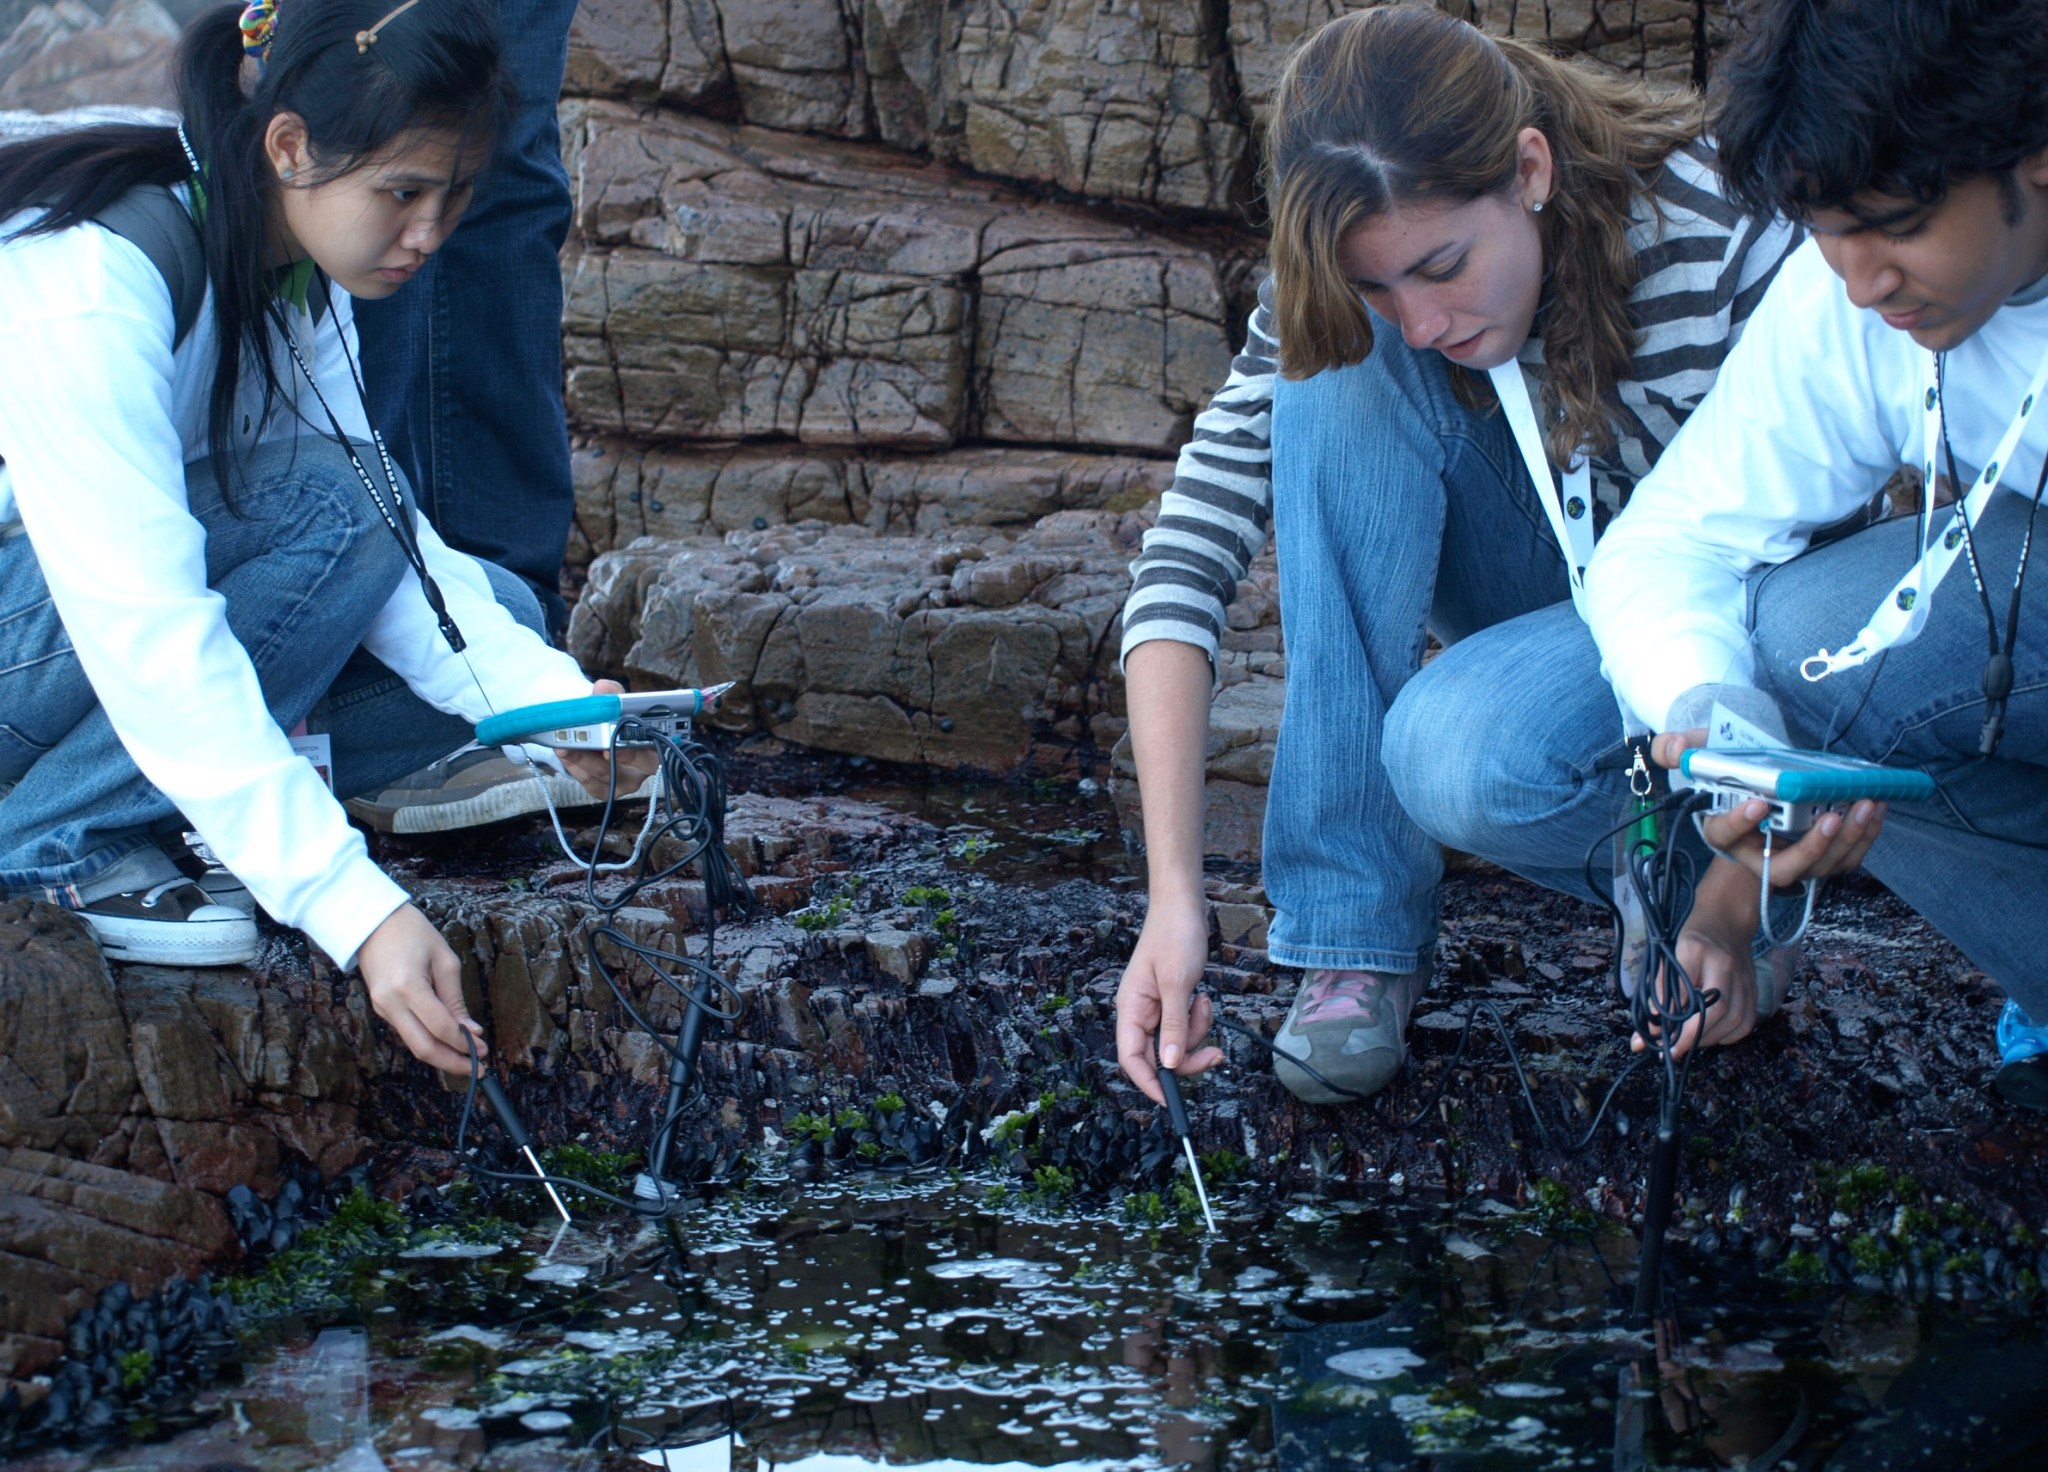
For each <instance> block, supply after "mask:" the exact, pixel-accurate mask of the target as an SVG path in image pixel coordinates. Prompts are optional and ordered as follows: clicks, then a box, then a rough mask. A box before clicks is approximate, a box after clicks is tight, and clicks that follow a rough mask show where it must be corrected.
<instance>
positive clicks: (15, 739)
mask: <svg viewBox="0 0 2048 1472" xmlns="http://www.w3.org/2000/svg"><path fill="white" fill-rule="evenodd" d="M49 750H50V748H49V747H47V746H45V745H43V744H42V743H41V742H39V741H37V740H35V739H34V738H33V737H31V736H30V735H29V734H28V733H27V732H26V731H22V730H19V729H17V728H15V727H13V726H10V725H8V724H6V723H5V722H0V785H12V784H13V783H16V782H19V781H20V780H21V779H22V778H23V777H24V776H26V775H27V774H28V769H29V768H30V767H32V766H34V765H35V764H36V763H37V762H38V761H40V760H41V759H42V758H43V756H44V755H46V754H47V753H48V752H49Z"/></svg>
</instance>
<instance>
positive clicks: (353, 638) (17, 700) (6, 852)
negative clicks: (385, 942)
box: [0, 439, 540, 905]
mask: <svg viewBox="0 0 2048 1472" xmlns="http://www.w3.org/2000/svg"><path fill="white" fill-rule="evenodd" d="M186 476H187V479H186V491H187V495H188V497H189V502H190V505H191V509H192V514H193V515H194V516H195V517H197V518H198V519H199V521H200V523H201V524H202V525H203V526H205V528H206V577H207V583H208V585H209V586H210V587H212V588H213V589H214V590H215V591H217V592H218V593H220V595H221V596H222V597H223V598H224V599H225V600H226V602H227V620H228V627H229V628H230V629H231V630H233V632H234V635H235V637H236V638H237V639H238V640H240V641H241V644H242V647H243V648H244V649H245V650H247V651H248V653H249V660H250V663H251V664H253V665H254V666H255V668H256V674H257V678H258V679H259V680H260V681H261V682H262V686H263V694H264V698H265V700H266V702H267V703H268V704H269V707H270V714H271V717H272V718H273V719H274V720H276V722H277V723H278V725H279V726H280V727H282V728H284V729H286V730H289V729H291V728H292V727H293V726H295V725H297V724H298V723H299V722H300V721H302V720H307V721H308V724H309V726H310V727H312V728H314V729H324V730H326V731H327V732H328V734H329V739H330V740H331V742H332V744H333V749H334V778H335V787H336V790H337V791H338V792H339V793H340V794H341V795H342V796H349V795H352V794H353V793H356V792H362V791H367V790H370V789H372V788H374V787H378V786H382V785H383V784H385V783H388V782H390V781H391V780H393V779H394V778H397V777H400V776H403V775H404V774H405V773H407V772H411V771H414V770H416V769H418V768H419V767H422V766H424V765H426V763H428V762H430V761H433V760H434V759H435V758H436V757H440V756H445V755H446V754H447V753H448V752H450V751H451V750H453V749H454V748H456V747H457V746H460V745H461V744H462V743H463V742H464V741H465V740H467V739H468V737H469V734H470V732H469V728H468V727H467V726H466V725H465V724H464V723H463V722H462V721H461V720H460V719H459V718H457V717H455V716H451V715H447V714H445V713H444V712H441V711H438V710H436V709H434V708H433V707H432V706H430V705H428V704H427V703H426V702H425V701H423V700H421V699H420V698H419V697H418V696H416V695H414V694H413V693H412V692H411V690H409V689H408V688H406V686H405V685H404V684H403V683H402V682H401V681H400V680H399V679H398V678H397V677H396V676H395V675H393V674H392V673H391V672H390V671H389V670H387V669H385V668H384V666H383V665H382V664H380V663H378V662H377V661H376V660H374V659H372V658H370V656H368V655H367V654H364V653H363V652H362V651H361V650H360V649H358V648H357V645H358V643H359V642H360V641H361V639H362V636H363V633H364V631H365V630H366V629H367V628H368V627H369V625H370V621H371V619H372V618H374V617H375V616H376V613H377V611H378V610H379V609H380V608H382V607H383V606H384V604H385V603H386V602H387V601H389V599H390V597H391V594H392V590H393V589H394V588H396V587H398V586H399V583H400V581H401V580H403V579H410V578H411V577H412V572H411V570H410V569H409V568H408V567H407V565H406V562H405V560H404V558H403V556H402V555H401V554H400V552H399V550H398V544H397V542H396V540H395V539H394V538H393V537H392V535H391V533H390V531H389V529H388V528H386V527H385V525H384V523H383V521H382V520H381V519H380V518H379V517H378V515H377V512H376V509H375V507H373V506H372V505H371V504H370V498H369V497H368V495H367V494H365V493H364V491H363V488H362V484H361V482H360V481H359V480H358V479H357V478H356V472H355V469H354V467H353V466H351V465H350V464H349V461H348V457H347V456H346V455H345V454H343V453H342V452H341V451H340V450H339V449H338V448H336V447H335V446H333V445H331V444H328V443H327V442H325V441H323V440H313V439H304V440H299V441H297V442H296V443H290V444H270V445H262V446H258V447H257V448H256V449H254V450H252V451H251V452H249V455H248V458H247V461H246V463H245V464H244V465H243V467H242V468H241V473H240V474H239V475H238V477H237V479H236V483H235V490H234V496H235V504H236V508H237V511H236V512H231V511H230V510H229V509H228V508H227V505H226V503H225V501H224V499H223V497H222V495H221V487H220V482H219V479H218V477H217V476H216V475H215V473H214V470H213V466H212V462H211V461H202V462H199V463H197V464H194V465H192V466H189V467H187V471H186ZM237 512H239V514H237ZM485 570H486V571H487V572H488V573H490V575H491V583H492V587H493V588H494V589H495V591H496V592H497V594H498V599H499V601H500V602H501V603H503V604H505V606H506V607H507V608H508V609H510V610H511V611H512V612H513V614H514V615H515V616H516V617H518V618H520V619H521V621H522V622H524V623H526V624H527V625H528V627H530V628H534V629H536V630H538V629H539V628H540V607H539V605H538V604H537V603H536V602H535V601H534V599H533V596H532V595H531V594H530V593H528V592H527V590H526V587H525V585H524V584H523V583H521V582H520V581H519V580H518V579H517V578H514V577H513V576H512V575H511V574H509V573H506V572H503V571H501V570H499V569H495V568H491V567H490V566H489V565H488V564H486V569H485ZM135 674H136V678H138V679H141V680H147V679H148V678H149V672H148V671H146V670H138V671H136V672H135ZM0 713H4V714H0V783H7V782H12V783H14V784H15V786H14V788H13V790H12V791H11V792H9V793H8V794H7V795H6V796H5V797H4V798H0V892H9V891H11V892H14V893H22V894H33V895H36V896H38V897H41V898H46V899H51V900H55V901H57V902H59V903H65V904H72V905H79V904H89V903H91V902H92V901H93V900H95V899H99V898H102V897H104V896H105V895H108V894H113V893H117V892H119V891H122V890H128V889H136V888H141V887H143V886H145V885H148V884H154V883H157V882H159V881H161V880H163V879H168V878H170V877H171V876H172V872H173V871H172V870H171V869H170V867H169V860H168V859H166V858H165V857H164V856H163V854H162V853H161V852H160V851H159V849H158V846H157V845H158V843H159V842H160V841H162V840H165V839H173V838H175V836H176V835H177V834H178V833H180V832H181V831H182V830H183V829H184V828H185V826H186V824H185V821H184V818H183V816H182V815H181V814H180V813H179V812H178V809H177V806H176V805H175V804H174V803H172V801H171V800H170V799H169V798H168V797H166V796H164V794H163V793H162V792H160V791H159V790H158V789H157V788H156V787H155V786H154V785H153V784H152V783H151V782H150V781H149V779H148V778H147V777H145V776H143V775H142V773H141V772H140V771H139V770H138V769H137V768H136V766H135V763H134V761H133V760H132V759H131V758H130V757H129V755H128V752H127V749H126V748H125V747H123V746H122V745H121V740H120V737H118V736H117V735H115V733H114V728H113V725H112V723H111V722H109V721H108V719H107V715H106V712H105V710H104V709H103V708H102V707H101V706H100V704H99V700H98V697H97V696H95V695H94V694H93V689H92V685H91V683H90V682H89V681H88V680H87V679H86V677H85V672H84V671H83V669H81V668H80V666H79V662H78V656H77V655H76V654H74V653H73V652H72V648H71V641H70V639H69V637H68V636H67V635H66V633H65V630H64V626H63V623H62V621H61V620H60V619H59V618H58V615H57V610H56V606H55V604H54V603H53V602H52V600H51V598H50V593H49V589H48V587H47V586H46V585H45V584H44V581H43V574H42V569H41V567H40V566H39V565H38V563H37V561H36V557H35V551H34V548H33V547H32V546H31V544H30V542H29V540H28V538H26V537H11V538H8V539H6V540H4V541H0ZM309 718H310V719H309Z"/></svg>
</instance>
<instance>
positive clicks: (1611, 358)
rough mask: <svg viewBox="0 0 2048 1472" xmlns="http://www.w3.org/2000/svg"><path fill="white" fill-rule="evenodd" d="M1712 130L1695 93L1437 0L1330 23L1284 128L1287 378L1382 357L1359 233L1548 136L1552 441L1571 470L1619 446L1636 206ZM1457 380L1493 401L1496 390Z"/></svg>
mask: <svg viewBox="0 0 2048 1472" xmlns="http://www.w3.org/2000/svg"><path fill="white" fill-rule="evenodd" d="M1701 126H1702V119H1701V106H1700V103H1699V102H1698V100H1697V99H1695V98H1693V97H1691V96H1689V95H1680V96H1667V95H1661V94H1658V93H1656V92H1653V91H1651V90H1650V89H1649V88H1647V87H1644V86H1642V85H1641V84H1639V83H1632V82H1629V81H1627V80H1625V79H1623V78H1622V77H1620V76H1617V75H1615V74H1614V73H1612V72H1609V71H1606V70H1603V69H1601V68H1598V67H1596V66H1595V65H1593V64H1591V63H1587V62H1581V61H1576V60H1565V59H1561V58H1558V57H1555V56H1551V55H1549V54H1548V53H1546V52H1544V51H1542V50H1539V49H1538V48H1536V47H1534V46H1531V45H1529V44H1528V43H1526V42H1522V41H1516V40H1512V39H1507V38H1501V37H1494V36H1489V35H1487V34H1486V33H1485V32H1484V31H1481V30H1479V29H1478V28H1476V27H1474V26H1471V25H1468V24H1466V23H1465V22H1464V21H1461V20H1457V19H1454V18H1453V17H1451V16H1448V15H1445V14H1443V13H1442V12H1441V11H1438V10H1436V9H1434V8H1431V7H1425V6H1420V5H1386V6H1380V7H1378V8H1375V9H1371V10H1362V11H1356V12H1353V13H1352V14H1350V15H1345V16H1341V17H1339V18H1338V19H1336V20H1333V21H1331V22H1330V23H1329V24H1328V25H1326V26H1324V27H1323V28H1322V29H1321V30H1319V31H1317V32H1316V33H1315V34H1314V35H1312V36H1310V37H1309V38H1308V40H1307V41H1305V42H1303V43H1302V45H1301V46H1300V47H1299V48H1298V49H1297V50H1296V51H1295V53H1294V54H1293V55H1292V56H1291V57H1290V58H1288V62H1287V66H1286V70H1285V71H1284V72H1283V74H1282V76H1281V79H1280V89H1279V93H1278V96H1277V97H1276V99H1275V102H1274V106H1273V113H1272V118H1271V120H1270V122H1269V123H1268V124H1267V131H1266V158H1267V170H1268V176H1267V181H1266V186H1267V198H1268V199H1270V200H1271V201H1272V203H1273V244H1272V253H1273V288H1274V291H1273V295H1274V306H1275V324H1274V325H1275V329H1276V335H1277V336H1278V338H1279V341H1280V362H1281V371H1282V372H1283V373H1284V374H1285V375H1286V376H1287V377H1289V378H1306V377H1308V376H1310V375H1311V374H1315V373H1320V372H1322V371H1323V370H1324V369H1326V368H1339V367H1348V366H1350V365H1351V364H1354V363H1359V362H1362V361H1364V359H1365V357H1366V356H1367V355H1368V354H1369V353H1371V352H1372V339H1373V334H1372V319H1371V317H1370V316H1369V315H1368V313H1367V311H1366V308H1365V304H1364V303H1363V302H1362V301H1360V300H1359V296H1358V292H1357V289H1356V288H1355V287H1353V286H1352V284H1351V282H1350V281H1349V279H1347V277H1346V276H1345V273H1344V269H1343V267H1342V266H1341V265H1339V263H1338V259H1337V257H1338V247H1339V244H1340V243H1341V242H1342V241H1343V239H1344V237H1345V236H1346V235H1347V234H1349V233H1350V231H1351V230H1353V229H1354V228H1355V227H1357V226H1358V225H1359V224H1360V223H1362V222H1364V221H1366V220H1368V219H1371V218H1372V217H1374V216H1376V215H1378V214H1381V213H1383V212H1384V211H1386V210H1388V209H1391V208H1394V207H1395V206H1399V205H1406V204H1413V203H1417V202H1423V201H1427V202H1430V203H1437V204H1451V205H1457V204H1463V203H1466V202H1469V201H1471V200H1474V199H1478V198H1481V197H1483V196H1486V195H1490V194H1495V193H1500V192H1503V191H1506V190H1509V189H1512V188H1513V187H1514V184H1515V180H1516V178H1517V176H1518V174H1517V152H1516V138H1517V136H1518V135H1519V134H1520V132H1521V130H1522V129H1524V128H1536V129H1538V130H1540V131H1541V132H1542V133H1543V135H1544V136H1545V137H1546V138H1547V139H1548V140H1549V142H1550V151H1551V156H1552V158H1553V160H1554V167H1555V180H1554V183H1553V187H1552V191H1551V194H1550V197H1549V200H1548V203H1547V208H1546V209H1545V210H1544V213H1543V215H1542V216H1541V218H1540V221H1539V224H1540V227H1541V238H1542V241H1543V254H1544V267H1545V271H1546V273H1547V277H1548V281H1549V286H1550V293H1551V306H1550V312H1549V316H1548V319H1547V320H1548V325H1547V328H1546V331H1545V333H1544V341H1543V356H1544V369H1543V403H1544V409H1545V411H1546V412H1545V414H1544V421H1545V426H1546V429H1545V444H1546V446H1547V448H1548V449H1549V451H1550V455H1551V458H1552V459H1553V460H1555V461H1556V462H1557V463H1558V464H1560V465H1565V464H1569V463H1570V462H1571V460H1572V459H1573V457H1574V456H1575V455H1576V453H1577V451H1578V449H1579V447H1580V446H1581V445H1586V446H1590V447H1591V448H1593V449H1595V450H1607V449H1611V448H1612V447H1613V445H1614V438H1615V433H1614V424H1613V419H1612V416H1611V412H1610V405H1612V404H1613V402H1614V392H1615V385H1616V384H1617V383H1619V382H1620V381H1621V380H1622V379H1623V378H1625V377H1626V376H1627V374H1628V372H1629V367H1630V361H1631V359H1632V357H1633V355H1634V352H1635V346H1636V333H1635V329H1634V328H1633V327H1632V326H1631V325H1630V322H1629V313H1628V298H1629V293H1630V292H1631V291H1633V290H1634V289H1635V285H1636V279H1637V278H1636V259H1635V252H1634V250H1632V249H1631V248H1630V246H1629V242H1628V229H1629V225H1630V217H1629V211H1630V207H1631V205H1632V203H1633V201H1634V199H1635V196H1636V195H1638V194H1639V193H1642V192H1643V191H1644V190H1646V189H1647V188H1648V187H1649V185H1650V183H1651V181H1653V180H1654V179H1655V178H1656V176H1657V174H1658V172H1659V171H1660V170H1661V169H1662V168H1663V166H1664V161H1665V159H1666V158H1668V157H1669V156H1670V154H1671V153H1672V151H1673V150H1674V149H1677V148H1679V147H1681V146H1682V145H1684V144H1686V143H1687V142H1689V141H1691V140H1692V139H1694V138H1696V137H1697V136H1698V135H1699V132H1700V129H1701ZM1454 382H1455V383H1457V384H1458V386H1459V389H1460V393H1461V396H1465V397H1467V398H1468V399H1469V400H1470V401H1472V402H1475V403H1477V402H1485V401H1486V400H1485V398H1484V390H1483V389H1482V388H1481V387H1480V384H1481V383H1482V382H1483V380H1481V379H1478V378H1476V377H1474V376H1472V375H1454Z"/></svg>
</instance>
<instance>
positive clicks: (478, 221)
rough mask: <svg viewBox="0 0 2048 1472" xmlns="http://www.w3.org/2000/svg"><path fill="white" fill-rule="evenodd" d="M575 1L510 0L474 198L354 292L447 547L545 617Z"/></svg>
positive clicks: (557, 462)
mask: <svg viewBox="0 0 2048 1472" xmlns="http://www.w3.org/2000/svg"><path fill="white" fill-rule="evenodd" d="M575 13H576V0H503V3H502V5H501V6H500V26H501V29H502V30H503V32H504V37H505V58H506V61H507V63H508V65H509V66H510V67H511V70H512V75H513V78H514V80H515V81H516V82H517V83H518V86H519V97H520V104H519V111H518V115H517V116H516V117H515V118H514V119H513V122H512V125H511V127H510V128H509V129H508V130H507V132H506V134H505V136H504V137H502V138H500V139H499V140H498V147H497V151H496V153H495V154H494V155H493V157H492V160H491V168H490V172H489V174H488V175H487V177H486V178H485V180H484V187H483V188H482V189H481V190H480V191H479V193H478V195H477V198H476V201H475V203H474V204H473V205H472V206H471V207H470V211H469V213H468V215H467V216H465V217H464V219H463V221H462V223H461V225H460V226H458V227H457V229H456V231H455V233H454V234H453V235H452V236H450V237H449V239H448V243H447V244H446V245H444V246H443V247H442V248H441V250H440V252H439V254H438V255H436V256H435V257H434V258H433V259H431V260H429V261H428V262H427V264H426V265H425V266H424V267H423V268H421V270H420V273H419V276H418V277H417V278H415V279H414V280H413V281H412V282H411V283H410V284H409V285H407V286H406V288H405V289H404V290H403V291H400V292H398V293H396V294H394V295H393V296H392V297H390V298H389V299H388V300H385V301H381V302H367V301H366V302H358V303H357V304H356V320H357V322H358V323H360V324H361V332H362V343H363V372H364V375H365V377H366V379H367V381H368V386H369V391H370V413H371V422H373V423H375V424H377V425H378V426H379V427H380V428H382V429H383V431H384V434H385V436H386V438H387V439H388V440H389V441H390V442H391V446H392V451H393V454H394V455H396V456H398V458H399V462H400V463H401V464H402V465H404V466H405V467H406V470H407V472H408V474H410V475H411V477H412V479H413V482H414V484H416V485H418V486H419V487H420V488H421V496H422V502H423V504H424V505H425V506H426V508H427V515H428V519H429V520H431V521H432V522H433V523H434V526H435V528H436V529H437V530H438V531H439V532H440V533H441V535H442V537H443V538H445V539H446V540H447V542H448V544H449V545H450V546H453V547H457V548H460V549H461V550H462V551H464V552H468V553H471V554H472V555H474V556H477V557H481V558H485V559H487V560H489V561H491V562H495V563H497V564H499V565H500V566H502V567H505V568H508V569H510V570H511V571H513V572H515V573H517V574H519V576H520V577H522V578H524V579H525V580H526V582H527V584H528V585H529V586H530V587H531V588H532V589H533V590H534V592H535V594H536V595H537V596H538V597H539V598H540V600H541V603H542V605H543V607H544V608H545V609H546V611H547V616H548V625H549V627H550V628H553V629H559V628H561V627H562V626H563V625H564V624H566V623H567V621H568V610H567V608H566V607H565V606H564V605H563V603H562V599H561V594H560V593H559V592H558V591H557V588H556V584H557V579H558V578H559V577H560V574H561V570H562V552H563V548H564V546H565V545H566V543H567V541H568V534H569V518H570V515H571V513H572V511H573V508H574V504H575V497H574V490H573V488H572V486H571V484H570V480H569V436H568V429H567V426H566V423H565V421H564V417H563V409H562V271H561V263H560V260H559V255H560V252H561V249H562V242H563V240H564V239H565V238H566V237H567V235H568V232H569V216H570V196H569V180H568V176H567V174H566V173H565V172H564V171H563V168H562V158H561V135H560V133H559V131H558V129H557V127H556V123H555V105H556V102H557V100H558V99H559V97H560V95H561V91H562V68H563V65H564V63H565V62H566V60H567V58H568V52H569V22H570V20H571V18H572V17H573V16H574V15H575Z"/></svg>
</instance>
